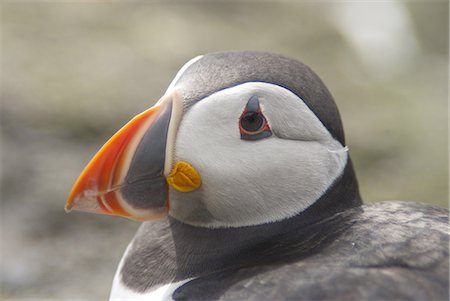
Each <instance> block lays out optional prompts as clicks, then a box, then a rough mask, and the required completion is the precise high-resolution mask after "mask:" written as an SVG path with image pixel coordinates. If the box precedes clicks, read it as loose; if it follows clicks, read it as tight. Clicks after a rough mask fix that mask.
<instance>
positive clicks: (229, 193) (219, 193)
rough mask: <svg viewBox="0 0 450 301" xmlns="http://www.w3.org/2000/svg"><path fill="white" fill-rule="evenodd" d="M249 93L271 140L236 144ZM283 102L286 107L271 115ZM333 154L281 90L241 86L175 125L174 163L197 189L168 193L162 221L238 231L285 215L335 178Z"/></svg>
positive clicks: (340, 163) (341, 161) (342, 159)
mask: <svg viewBox="0 0 450 301" xmlns="http://www.w3.org/2000/svg"><path fill="white" fill-rule="evenodd" d="M254 94H256V95H258V96H259V97H260V99H261V100H260V101H261V106H262V108H263V111H264V113H265V114H266V116H267V118H268V120H269V122H270V125H271V127H272V129H273V132H274V135H273V136H272V137H269V138H266V139H262V140H258V141H244V140H241V139H240V134H239V127H238V118H239V116H240V114H241V113H242V110H243V109H244V107H245V104H246V102H247V101H248V99H249V98H250V97H251V96H252V95H254ZM277 97H278V98H281V99H277ZM289 97H291V98H292V99H287V98H289ZM283 101H285V102H286V101H291V102H292V104H293V105H292V106H287V109H286V110H282V109H279V107H280V102H283ZM291 114H293V116H294V117H292V116H290V115H291ZM292 120H294V122H292ZM290 123H291V124H290ZM296 133H301V134H298V135H297V136H295V135H294V134H296ZM276 135H280V136H282V137H283V138H287V139H280V138H279V137H277V136H276ZM293 135H294V136H293ZM302 135H304V136H302ZM291 139H303V140H291ZM339 148H342V145H341V144H340V143H339V142H337V141H335V140H334V139H333V138H332V137H331V136H330V134H329V133H328V132H327V131H326V129H325V128H324V127H323V125H322V124H321V123H320V121H318V120H317V117H315V115H314V114H313V113H312V112H311V111H310V110H309V109H308V108H307V107H306V105H304V103H303V102H302V101H301V100H300V99H299V98H298V97H296V96H295V95H293V94H292V93H290V92H289V91H287V90H285V89H283V88H280V87H278V86H274V85H270V84H263V83H248V84H243V85H241V86H237V87H234V88H230V89H227V90H225V91H222V92H218V93H216V94H213V95H211V96H209V97H208V98H206V99H204V100H202V101H200V102H199V103H197V104H195V105H194V106H193V107H191V108H190V109H189V110H188V111H187V112H186V113H185V115H184V117H183V120H182V122H181V124H180V128H179V131H178V134H177V141H176V147H175V160H184V161H187V162H189V163H190V164H192V165H193V166H194V167H195V168H196V169H197V171H198V172H199V173H200V175H201V177H202V186H201V188H200V189H199V190H197V191H193V192H190V193H182V192H178V191H175V190H172V189H171V191H170V202H171V212H170V214H171V215H172V216H174V217H175V218H177V219H180V220H182V221H183V222H186V223H189V224H193V225H197V226H205V227H239V226H244V225H255V224H261V223H267V222H270V221H275V220H280V219H283V218H287V217H290V216H293V215H295V214H297V213H299V212H301V211H303V210H304V209H306V208H307V207H309V206H310V205H311V204H312V203H313V202H314V201H315V200H317V199H318V198H319V197H320V196H321V195H322V194H323V192H324V191H325V190H326V189H327V188H328V187H329V186H330V185H331V184H332V182H333V181H334V180H335V179H336V178H337V177H338V176H339V175H340V174H341V173H342V170H343V167H344V166H345V164H346V162H347V154H346V153H345V152H336V153H332V152H329V151H328V150H327V149H330V150H333V149H339Z"/></svg>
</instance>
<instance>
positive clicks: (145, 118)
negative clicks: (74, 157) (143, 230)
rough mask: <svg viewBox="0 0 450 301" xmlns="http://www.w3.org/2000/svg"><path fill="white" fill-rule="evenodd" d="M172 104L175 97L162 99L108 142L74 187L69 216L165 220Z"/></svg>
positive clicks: (69, 204) (69, 205)
mask: <svg viewBox="0 0 450 301" xmlns="http://www.w3.org/2000/svg"><path fill="white" fill-rule="evenodd" d="M173 102H174V100H173V97H172V95H166V96H164V97H163V98H162V99H161V100H160V101H158V103H157V104H156V105H155V106H153V107H152V108H150V109H148V110H146V111H144V112H143V113H141V114H139V115H137V116H136V117H134V118H133V119H132V120H131V121H130V122H128V123H127V124H126V125H125V126H123V127H122V128H121V129H120V130H119V131H118V132H117V133H116V134H115V135H114V136H112V137H111V138H110V139H109V140H108V142H106V144H105V145H104V146H103V147H102V148H101V149H100V150H99V152H98V153H97V154H96V155H95V156H94V157H93V159H92V160H91V161H90V162H89V164H88V165H87V166H86V168H85V169H84V170H83V172H82V173H81V175H80V176H79V178H78V180H77V181H76V182H75V184H74V186H73V188H72V191H71V193H70V195H69V198H68V200H67V203H66V207H65V209H66V211H71V210H79V211H86V212H92V213H100V214H108V215H118V216H123V217H127V218H131V219H135V220H140V221H144V220H150V219H157V218H162V217H164V216H165V215H166V214H167V211H168V206H169V205H168V186H167V183H166V180H165V177H164V167H165V164H166V145H167V136H168V132H169V125H170V122H171V117H172V108H173ZM177 111H178V110H177ZM177 114H179V113H177ZM176 119H179V118H176Z"/></svg>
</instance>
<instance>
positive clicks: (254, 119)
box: [239, 96, 272, 140]
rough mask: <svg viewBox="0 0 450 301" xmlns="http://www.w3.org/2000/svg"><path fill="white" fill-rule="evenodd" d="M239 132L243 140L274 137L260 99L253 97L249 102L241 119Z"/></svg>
mask: <svg viewBox="0 0 450 301" xmlns="http://www.w3.org/2000/svg"><path fill="white" fill-rule="evenodd" d="M239 130H240V132H241V139H243V140H259V139H263V138H267V137H269V136H271V135H272V132H271V130H270V127H269V124H268V123H267V120H266V118H265V117H264V114H263V113H262V111H261V108H260V107H259V100H258V97H256V96H253V97H252V98H250V100H249V101H248V102H247V105H246V106H245V109H244V112H242V114H241V118H240V119H239Z"/></svg>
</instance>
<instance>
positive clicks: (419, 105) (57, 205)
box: [0, 1, 449, 300]
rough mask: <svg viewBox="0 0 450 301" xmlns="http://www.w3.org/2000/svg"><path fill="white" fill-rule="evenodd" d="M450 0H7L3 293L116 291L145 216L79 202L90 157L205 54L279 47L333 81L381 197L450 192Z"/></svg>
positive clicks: (92, 296)
mask: <svg viewBox="0 0 450 301" xmlns="http://www.w3.org/2000/svg"><path fill="white" fill-rule="evenodd" d="M448 21H449V19H448V2H447V1H423V2H422V1H402V2H395V1H383V2H381V3H376V2H374V1H371V2H358V3H356V2H352V1H348V2H337V1H318V2H317V3H314V2H313V1H307V2H289V1H268V2H256V1H255V2H253V1H209V2H208V1H201V2H188V1H183V2H176V1H148V2H139V3H138V2H135V3H133V2H107V1H104V2H103V1H96V2H88V1H82V2H72V1H68V2H60V3H58V2H54V1H52V2H39V1H29V2H21V1H19V2H12V1H11V2H10V1H3V2H2V4H1V37H2V41H1V42H2V44H1V63H2V65H1V68H2V69H1V71H2V72H1V76H2V77H1V100H2V102H1V130H2V132H1V135H2V136H1V151H2V157H1V158H2V160H1V163H2V165H1V171H2V173H1V176H2V178H1V243H2V245H1V273H0V282H1V293H0V299H3V300H22V299H25V300H28V299H29V300H37V299H46V300H73V299H77V300H105V299H107V297H108V294H109V289H110V286H111V282H112V278H113V275H114V272H115V269H116V266H117V264H118V262H119V259H120V258H121V256H122V253H123V251H124V249H125V247H126V245H127V243H128V242H129V241H130V240H131V239H132V237H133V235H134V233H135V231H136V229H137V227H138V226H139V223H137V222H132V221H128V220H125V219H121V218H114V217H106V216H97V215H90V214H83V213H76V212H75V213H71V214H65V213H64V209H63V207H64V204H65V200H66V197H67V194H68V192H69V190H70V188H71V186H72V184H73V183H74V181H75V179H76V178H77V176H78V175H79V173H80V172H81V170H82V169H83V168H84V166H85V164H86V163H87V162H88V161H89V159H90V158H91V157H92V156H93V155H94V153H95V152H96V151H97V150H98V149H99V148H100V147H101V145H102V144H103V143H104V142H105V141H106V140H107V139H108V138H109V137H110V136H111V135H112V134H113V133H115V131H116V130H117V129H119V128H120V127H121V126H122V125H123V124H124V123H125V122H127V121H128V120H129V119H130V118H131V117H132V116H134V115H135V114H138V113H140V112H141V111H143V110H144V109H146V108H148V107H150V106H151V105H152V104H153V103H154V102H155V101H156V100H157V99H158V98H159V97H160V96H161V95H162V94H163V93H164V91H165V89H166V87H167V85H168V84H169V83H170V81H171V79H172V77H173V76H174V75H175V74H176V71H177V70H178V69H179V68H180V67H181V66H182V65H183V64H184V63H185V62H186V61H188V60H189V59H191V58H192V57H194V56H197V55H199V54H203V53H208V52H213V51H222V50H265V51H272V52H279V53H283V54H286V55H289V56H292V57H294V58H297V59H299V60H301V61H303V62H304V63H306V64H308V65H309V66H311V67H312V69H313V70H315V71H316V72H317V73H318V74H319V76H320V77H321V78H322V79H323V80H324V82H325V83H326V85H327V86H328V88H329V89H330V90H331V92H332V94H333V95H334V97H335V99H336V101H337V103H338V106H339V108H340V111H341V115H342V117H343V120H344V127H345V130H346V137H347V144H348V146H349V148H350V153H351V155H352V158H353V161H354V165H355V166H356V171H357V175H358V178H359V182H360V186H361V192H362V195H363V197H364V200H365V201H366V202H377V201H382V200H390V199H401V200H411V201H421V202H429V203H433V204H435V205H439V206H443V207H447V206H448V204H447V200H448V172H447V170H448V157H447V152H448V132H447V125H448V121H447V113H448V108H447V107H448V104H447V98H448V80H449V79H448V71H447V69H448V42H449V41H448V34H449V33H448Z"/></svg>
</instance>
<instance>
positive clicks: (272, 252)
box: [67, 52, 449, 300]
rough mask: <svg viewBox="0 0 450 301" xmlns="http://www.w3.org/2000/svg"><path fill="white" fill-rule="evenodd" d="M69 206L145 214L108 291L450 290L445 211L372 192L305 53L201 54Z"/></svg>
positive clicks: (126, 295) (100, 157) (382, 296)
mask: <svg viewBox="0 0 450 301" xmlns="http://www.w3.org/2000/svg"><path fill="white" fill-rule="evenodd" d="M67 208H68V209H71V208H74V209H78V210H84V211H91V212H96V213H104V214H112V215H120V216H125V217H129V218H133V219H137V220H142V221H146V220H149V219H154V218H158V219H160V220H159V221H151V222H145V223H144V224H143V225H142V226H141V228H140V229H139V231H138V233H137V234H136V236H135V238H134V239H133V241H132V242H131V243H130V245H129V246H128V248H127V250H126V252H125V255H124V257H123V258H122V260H121V263H120V265H119V268H118V270H117V273H116V276H115V278H114V284H113V289H112V292H111V300H127V299H129V300H444V299H445V300H446V299H448V297H449V294H448V288H449V286H448V273H449V266H448V265H449V260H448V240H449V228H448V211H447V210H445V209H440V208H435V207H432V206H430V205H424V204H418V203H410V202H399V201H391V202H382V203H377V204H373V205H364V206H363V205H362V200H361V197H360V194H359V189H358V183H357V180H356V176H355V173H354V170H353V165H352V161H351V159H350V156H349V155H348V148H347V146H346V144H345V138H344V131H343V127H342V124H341V121H340V116H339V112H338V110H337V107H336V105H335V103H334V100H333V98H332V96H331V94H330V93H329V91H328V90H327V88H326V87H325V85H324V84H323V83H322V81H321V80H320V79H319V78H318V76H317V75H316V74H315V73H314V72H313V71H312V70H311V69H309V68H308V67H307V66H305V65H304V64H302V63H300V62H298V61H295V60H292V59H290V58H287V57H285V56H282V55H277V54H270V53H262V52H225V53H215V54H209V55H205V56H202V57H197V58H195V59H193V60H191V61H190V62H188V63H187V64H186V65H185V66H184V67H183V68H182V69H181V70H180V72H179V73H178V74H177V76H176V77H175V79H174V81H173V82H172V83H171V84H170V86H169V88H168V90H167V92H166V93H165V95H164V96H163V97H162V98H161V99H160V101H159V102H158V103H157V104H156V105H155V106H154V107H153V108H151V109H149V110H147V111H145V112H144V113H142V114H140V115H138V116H137V117H135V118H134V119H133V120H132V121H130V123H128V124H127V125H126V126H124V127H123V128H122V129H121V130H120V131H119V132H118V133H117V134H116V135H114V136H113V137H112V138H111V139H110V140H109V141H108V142H107V144H106V145H105V146H104V147H103V148H102V149H101V150H100V151H99V153H98V154H97V155H96V156H95V157H94V158H93V160H92V161H91V163H90V164H89V165H88V166H87V168H86V169H85V171H84V172H83V173H82V175H81V176H80V178H79V180H78V181H77V183H76V184H75V186H74V189H73V190H72V193H71V195H70V198H69V201H68V204H67Z"/></svg>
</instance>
